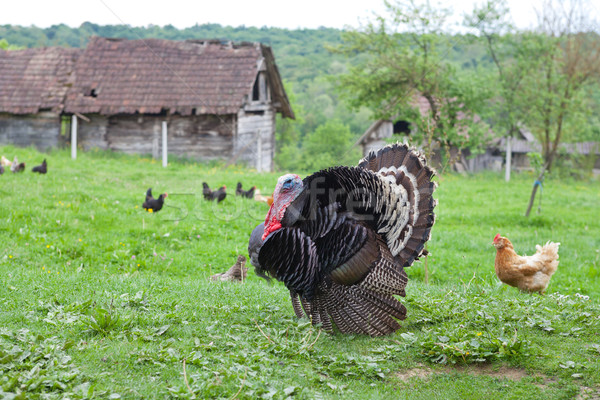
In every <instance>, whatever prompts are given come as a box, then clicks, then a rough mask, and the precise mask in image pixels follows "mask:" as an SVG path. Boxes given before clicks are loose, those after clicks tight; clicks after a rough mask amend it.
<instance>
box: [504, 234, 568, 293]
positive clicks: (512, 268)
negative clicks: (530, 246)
mask: <svg viewBox="0 0 600 400" xmlns="http://www.w3.org/2000/svg"><path fill="white" fill-rule="evenodd" d="M559 245H560V243H553V242H548V243H546V244H545V245H544V246H540V245H536V246H535V248H536V250H537V251H536V253H535V254H534V255H532V256H520V255H518V254H517V253H515V249H514V247H513V245H512V243H511V242H510V240H508V239H507V238H505V237H503V236H500V234H497V235H496V237H494V247H495V248H496V262H495V269H496V276H497V277H498V279H500V280H501V281H502V282H504V283H506V284H507V285H510V286H514V287H517V288H519V289H521V290H523V291H525V292H539V293H540V294H543V293H544V291H545V290H546V288H547V287H548V283H549V282H550V278H551V277H552V274H554V273H555V272H556V269H557V267H558V246H559Z"/></svg>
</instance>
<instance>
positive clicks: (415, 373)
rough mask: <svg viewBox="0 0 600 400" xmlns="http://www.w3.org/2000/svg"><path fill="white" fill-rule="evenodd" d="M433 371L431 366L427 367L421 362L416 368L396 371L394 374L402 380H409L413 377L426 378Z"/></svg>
mask: <svg viewBox="0 0 600 400" xmlns="http://www.w3.org/2000/svg"><path fill="white" fill-rule="evenodd" d="M433 373H434V371H433V370H432V369H431V368H427V367H426V366H424V365H423V364H419V365H418V366H417V367H416V368H411V369H407V370H404V371H399V372H396V374H395V375H394V376H395V377H396V378H398V379H400V380H401V381H408V380H410V379H413V378H418V379H425V378H428V377H429V376H430V375H431V374H433Z"/></svg>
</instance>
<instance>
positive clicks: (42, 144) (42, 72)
mask: <svg viewBox="0 0 600 400" xmlns="http://www.w3.org/2000/svg"><path fill="white" fill-rule="evenodd" d="M80 54H81V50H79V49H64V48H60V47H49V48H42V49H28V50H19V51H6V50H0V144H14V145H16V146H31V145H33V146H36V147H37V148H38V149H40V150H43V149H46V148H50V147H58V146H61V145H64V143H65V137H64V135H61V125H62V124H61V120H62V114H63V108H64V100H65V96H66V94H67V90H68V89H69V88H70V87H71V86H72V84H73V78H74V77H73V74H72V72H73V69H74V67H75V62H76V61H77V58H78V56H79V55H80ZM62 128H63V129H62V133H64V126H62Z"/></svg>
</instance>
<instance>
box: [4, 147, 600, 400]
mask: <svg viewBox="0 0 600 400" xmlns="http://www.w3.org/2000/svg"><path fill="white" fill-rule="evenodd" d="M0 154H3V155H5V156H7V157H8V158H11V159H12V157H13V156H14V155H17V156H18V157H19V159H20V160H21V161H26V162H27V163H28V169H27V171H26V172H25V173H23V174H12V173H10V172H8V173H5V174H4V175H2V176H0V398H7V399H10V398H19V399H24V398H28V399H30V398H34V399H35V398H57V399H58V398H71V399H76V398H113V399H114V398H133V399H136V398H198V399H202V398H224V399H232V398H237V399H255V398H265V399H270V398H273V399H283V398H298V399H314V398H327V399H329V398H333V399H335V398H344V399H348V398H352V399H380V398H381V399H479V398H491V399H539V398H547V399H572V398H580V399H584V398H598V397H599V396H600V301H599V298H600V279H599V278H600V223H599V222H598V218H599V217H600V183H599V182H598V181H595V182H588V181H563V180H560V179H557V178H552V177H551V178H549V179H547V180H546V182H545V185H544V188H543V198H542V204H541V207H542V210H541V213H540V214H537V212H534V213H533V215H532V216H531V217H530V218H529V219H527V218H525V217H523V214H524V211H525V208H526V206H527V201H528V199H529V194H530V191H531V184H532V182H533V177H532V176H528V175H517V176H515V177H514V179H513V181H512V182H510V183H505V182H504V181H503V180H502V179H501V178H500V176H499V175H495V174H482V175H476V176H468V177H462V176H456V175H444V176H441V177H438V178H437V180H438V182H439V188H438V190H437V191H436V197H437V198H438V201H439V204H438V207H437V209H436V214H437V222H436V225H435V226H434V229H433V236H432V239H431V241H430V243H429V245H428V249H429V251H430V253H431V255H430V256H429V258H428V261H427V267H428V271H429V276H428V278H429V279H428V282H427V283H426V282H425V273H424V270H425V268H424V264H423V262H419V263H416V264H415V265H414V266H413V267H411V268H410V269H409V271H408V273H409V276H410V278H411V281H410V282H409V286H408V288H407V297H406V298H405V299H403V302H404V303H405V304H406V306H407V308H408V317H407V319H406V320H405V321H404V322H403V324H402V329H401V330H400V331H398V332H397V333H396V334H394V335H393V336H390V337H384V338H376V339H374V338H368V337H362V336H342V335H339V334H335V335H329V334H326V333H324V332H321V331H320V330H319V329H317V328H314V327H312V326H311V325H310V323H308V321H306V320H300V321H298V320H297V319H296V318H295V317H293V312H292V308H291V305H290V303H289V295H288V293H287V290H286V289H285V287H283V286H282V285H280V284H274V285H269V284H268V283H266V282H265V281H263V280H261V279H259V278H257V277H256V276H255V275H254V274H253V272H252V268H251V271H250V273H249V277H248V279H247V280H246V281H245V282H244V283H243V284H233V283H212V282H210V281H209V277H210V275H212V274H214V273H216V272H223V271H225V270H226V269H228V268H229V267H230V266H231V265H232V264H233V263H234V262H235V259H236V257H237V255H238V254H247V241H248V237H249V234H250V232H251V230H252V228H253V227H254V226H255V225H256V224H258V223H259V222H260V221H261V220H262V219H264V215H265V213H266V211H267V205H266V204H264V203H259V202H255V201H252V200H248V199H239V198H236V197H235V196H234V195H233V192H234V189H235V185H236V183H237V182H238V181H241V182H242V183H243V184H244V186H248V187H249V186H251V185H257V186H258V188H259V189H260V191H261V192H262V193H263V194H268V193H270V192H272V190H273V189H274V186H275V181H276V179H277V176H278V174H258V173H255V172H252V171H248V170H247V169H245V168H242V167H239V166H233V167H229V168H223V167H222V166H221V165H216V164H215V165H201V164H196V163H192V162H186V161H184V160H182V161H179V162H173V163H171V164H170V165H169V167H168V168H162V166H161V165H160V163H158V162H154V161H152V160H151V159H149V158H143V157H131V156H125V155H118V154H111V153H104V152H88V153H80V154H79V156H78V159H77V160H75V161H73V160H71V159H70V158H69V154H68V153H67V152H66V151H53V152H50V153H48V154H43V153H38V152H37V151H35V150H32V149H17V148H13V147H0ZM43 158H47V159H48V165H49V166H48V168H49V173H48V174H47V175H45V176H40V175H37V174H33V173H31V172H30V169H31V166H33V165H35V164H38V163H39V162H41V161H42V159H43ZM203 181H206V182H208V183H209V184H210V185H211V187H212V186H215V187H216V186H219V185H221V184H225V185H227V187H228V188H229V192H230V195H228V197H227V199H226V200H225V201H224V202H223V203H222V204H219V205H217V204H214V203H208V202H205V201H204V200H203V199H202V195H201V190H202V186H201V183H202V182H203ZM148 187H152V188H153V191H154V193H155V194H158V193H162V192H168V193H169V197H168V198H167V205H168V207H165V208H164V209H163V210H162V211H160V212H159V213H156V214H150V213H147V212H145V211H144V210H143V209H142V208H141V204H142V202H143V199H144V192H145V191H146V189H147V188H148ZM537 205H538V203H537V202H536V208H537ZM496 233H501V234H502V235H504V236H507V237H509V238H510V239H511V240H512V241H513V243H514V245H515V249H516V251H517V252H518V253H520V254H525V253H531V252H532V251H533V250H534V248H535V245H536V244H540V243H545V242H546V241H548V240H552V241H559V242H561V243H562V244H561V247H560V265H559V269H558V272H557V273H556V274H555V275H554V277H553V278H552V281H551V283H550V286H549V288H548V291H547V293H548V294H547V295H545V296H539V295H529V294H524V293H520V292H518V291H517V290H516V289H514V288H511V287H507V286H505V285H500V284H499V282H498V281H497V279H496V277H495V275H494V271H493V263H494V256H495V249H494V248H493V247H492V246H491V242H492V238H493V237H494V235H495V234H496ZM594 396H595V397H594Z"/></svg>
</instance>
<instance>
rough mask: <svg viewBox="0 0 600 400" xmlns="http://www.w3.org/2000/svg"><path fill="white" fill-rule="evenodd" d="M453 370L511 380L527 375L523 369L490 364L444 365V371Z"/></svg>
mask: <svg viewBox="0 0 600 400" xmlns="http://www.w3.org/2000/svg"><path fill="white" fill-rule="evenodd" d="M453 371H457V372H462V373H465V374H471V375H478V376H482V375H485V376H490V377H492V378H496V379H503V378H504V379H510V380H511V381H520V380H521V379H523V378H525V377H526V376H527V371H525V370H524V369H520V368H511V367H506V366H504V365H501V366H497V365H492V364H480V365H469V366H466V367H465V366H455V367H446V368H445V371H444V372H446V373H450V372H453Z"/></svg>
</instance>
